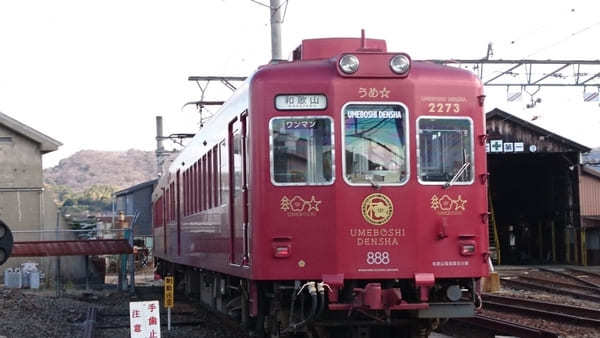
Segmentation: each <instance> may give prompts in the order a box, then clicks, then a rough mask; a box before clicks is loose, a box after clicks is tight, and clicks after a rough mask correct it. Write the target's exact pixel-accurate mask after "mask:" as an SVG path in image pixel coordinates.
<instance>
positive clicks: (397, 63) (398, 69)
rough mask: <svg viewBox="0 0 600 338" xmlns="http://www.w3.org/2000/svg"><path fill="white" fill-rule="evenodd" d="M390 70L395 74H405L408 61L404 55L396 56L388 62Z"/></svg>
mask: <svg viewBox="0 0 600 338" xmlns="http://www.w3.org/2000/svg"><path fill="white" fill-rule="evenodd" d="M390 68H392V70H393V71H394V73H396V74H405V73H406V72H408V69H409V68H410V59H409V58H408V57H407V56H406V55H396V56H394V57H393V58H392V59H391V60H390Z"/></svg>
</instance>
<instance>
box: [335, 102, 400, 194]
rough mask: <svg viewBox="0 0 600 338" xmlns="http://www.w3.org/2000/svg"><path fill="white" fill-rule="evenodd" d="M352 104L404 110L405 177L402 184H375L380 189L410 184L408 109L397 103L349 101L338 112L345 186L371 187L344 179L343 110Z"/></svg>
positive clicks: (344, 130) (368, 184)
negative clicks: (399, 107) (394, 107)
mask: <svg viewBox="0 0 600 338" xmlns="http://www.w3.org/2000/svg"><path fill="white" fill-rule="evenodd" d="M352 104H360V105H372V106H375V105H382V106H383V105H385V106H390V105H398V106H401V107H402V108H403V109H404V112H405V115H406V116H405V122H404V135H405V136H404V138H405V145H404V155H405V158H406V176H405V177H404V180H403V181H402V182H399V183H385V182H376V183H377V185H378V186H382V187H387V186H389V187H394V186H396V187H399V186H403V185H406V184H407V183H408V182H410V174H411V172H410V134H409V133H410V128H409V124H410V118H409V117H410V111H409V110H408V107H407V106H406V104H404V103H402V102H399V101H349V102H346V103H345V104H344V105H343V106H342V110H341V112H340V128H341V129H342V177H343V179H344V182H346V184H348V185H349V186H353V187H370V186H372V184H371V183H369V182H366V183H352V182H351V181H349V180H348V178H347V177H346V117H345V110H346V107H347V106H349V105H352Z"/></svg>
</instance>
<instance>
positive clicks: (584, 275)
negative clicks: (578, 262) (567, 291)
mask: <svg viewBox="0 0 600 338" xmlns="http://www.w3.org/2000/svg"><path fill="white" fill-rule="evenodd" d="M566 270H567V271H571V273H572V274H573V276H575V277H577V278H579V279H581V280H585V281H587V282H590V283H592V284H594V285H596V286H598V287H599V288H600V273H597V272H591V271H585V270H580V269H574V268H567V269H566Z"/></svg>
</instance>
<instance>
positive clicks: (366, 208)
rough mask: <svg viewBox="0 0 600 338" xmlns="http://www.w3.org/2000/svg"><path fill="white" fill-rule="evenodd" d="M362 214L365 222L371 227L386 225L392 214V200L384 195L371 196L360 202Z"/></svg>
mask: <svg viewBox="0 0 600 338" xmlns="http://www.w3.org/2000/svg"><path fill="white" fill-rule="evenodd" d="M361 209H362V214H363V217H364V218H365V220H366V221H367V222H369V223H371V224H373V225H383V224H385V223H387V222H388V221H389V220H390V218H392V214H393V213H394V205H393V204H392V200H390V198H389V197H387V196H386V195H384V194H380V193H375V194H371V195H369V196H367V197H365V199H364V200H363V202H362V207H361Z"/></svg>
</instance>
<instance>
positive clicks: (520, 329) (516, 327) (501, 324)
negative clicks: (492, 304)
mask: <svg viewBox="0 0 600 338" xmlns="http://www.w3.org/2000/svg"><path fill="white" fill-rule="evenodd" d="M454 320H456V321H459V322H462V323H466V324H469V325H474V326H478V327H481V328H483V329H486V330H491V331H494V332H498V333H501V334H510V335H514V336H517V337H521V338H540V337H543V338H558V337H560V334H558V333H556V332H552V331H548V330H544V329H538V328H534V327H529V326H524V325H520V324H516V323H513V322H509V321H506V320H501V319H495V318H491V317H487V316H483V315H476V316H475V317H471V318H459V319H454Z"/></svg>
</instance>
